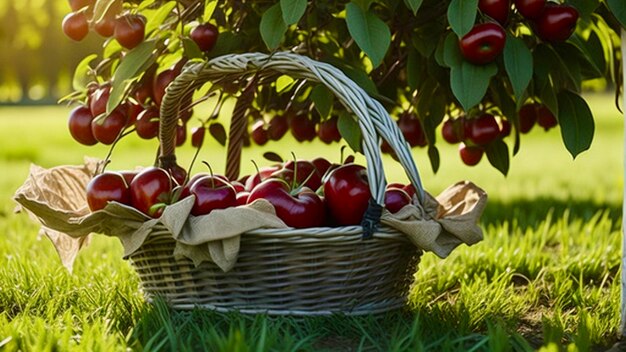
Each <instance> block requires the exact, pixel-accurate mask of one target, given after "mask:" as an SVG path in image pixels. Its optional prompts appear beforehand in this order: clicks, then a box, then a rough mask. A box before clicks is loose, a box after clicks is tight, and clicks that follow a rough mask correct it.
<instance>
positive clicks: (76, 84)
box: [72, 54, 98, 90]
mask: <svg viewBox="0 0 626 352" xmlns="http://www.w3.org/2000/svg"><path fill="white" fill-rule="evenodd" d="M97 57H98V55H96V54H92V55H89V56H87V57H86V58H84V59H82V60H81V62H80V63H79V64H78V66H76V69H75V70H74V78H73V79H72V87H73V88H74V90H84V89H86V88H87V84H89V82H91V81H92V77H91V76H90V75H89V71H90V70H91V66H89V64H90V63H91V62H92V61H93V60H95V59H96V58H97Z"/></svg>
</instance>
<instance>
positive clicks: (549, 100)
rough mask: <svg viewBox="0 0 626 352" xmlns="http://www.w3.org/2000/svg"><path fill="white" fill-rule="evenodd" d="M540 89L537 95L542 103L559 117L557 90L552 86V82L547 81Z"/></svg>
mask: <svg viewBox="0 0 626 352" xmlns="http://www.w3.org/2000/svg"><path fill="white" fill-rule="evenodd" d="M538 88H539V89H537V90H536V93H537V96H538V97H539V99H541V102H542V103H543V104H544V105H545V106H547V107H548V109H549V110H550V111H552V113H553V114H554V116H559V102H558V100H557V97H556V89H555V88H554V87H553V86H552V83H551V82H550V80H547V81H546V82H545V83H544V84H543V85H541V86H539V87H538Z"/></svg>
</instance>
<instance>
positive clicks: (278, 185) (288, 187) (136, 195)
mask: <svg viewBox="0 0 626 352" xmlns="http://www.w3.org/2000/svg"><path fill="white" fill-rule="evenodd" d="M414 194H415V190H414V188H413V186H412V185H403V184H399V183H394V184H389V185H388V186H387V189H386V192H385V208H387V209H388V210H389V211H390V212H392V213H396V212H398V211H399V210H400V209H402V208H403V207H404V206H405V205H408V204H410V203H411V202H412V197H413V196H414ZM192 195H193V196H194V197H195V200H194V205H193V208H192V209H191V215H193V216H201V215H205V214H209V213H210V212H211V211H213V210H215V209H226V208H229V207H237V206H243V205H246V204H249V203H251V202H253V201H255V200H257V199H266V200H267V201H268V202H269V203H271V204H272V205H273V206H274V208H275V210H276V215H277V216H278V217H279V218H280V219H281V220H283V221H284V222H285V224H287V225H288V226H291V227H295V228H308V227H324V226H349V225H358V224H360V223H361V220H362V219H363V216H364V214H365V211H366V210H367V208H368V203H369V201H370V198H371V191H370V185H369V183H368V180H367V174H366V169H365V167H364V166H361V165H358V164H355V163H353V162H352V161H351V160H350V159H347V160H346V161H345V162H344V163H343V164H331V163H330V162H329V161H328V160H326V159H324V158H316V159H314V160H312V161H307V160H297V161H287V162H282V163H278V164H275V165H272V166H266V167H263V168H261V169H259V171H258V172H257V173H255V174H253V175H249V176H245V177H243V178H241V179H239V180H229V179H227V178H226V177H225V176H222V175H215V174H212V173H198V174H196V175H194V176H193V177H191V178H188V177H187V175H186V174H184V173H178V174H173V173H171V172H168V171H167V170H165V169H162V168H159V167H149V168H146V169H143V170H142V171H139V172H132V171H122V172H115V171H105V172H103V173H101V174H99V175H97V176H95V177H94V178H93V179H92V180H91V181H90V182H89V184H88V185H87V189H86V197H87V203H88V205H89V208H90V209H91V210H92V211H97V210H100V209H102V208H104V207H105V206H106V205H107V204H108V202H111V201H115V202H118V203H122V204H125V205H128V206H131V207H133V208H135V209H137V210H139V211H140V212H142V213H144V214H146V215H148V216H150V217H153V218H158V217H160V216H161V215H162V213H163V210H164V208H165V207H166V206H167V205H169V204H174V203H176V202H177V201H179V200H181V199H184V198H186V197H189V196H192Z"/></svg>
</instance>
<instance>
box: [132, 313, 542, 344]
mask: <svg viewBox="0 0 626 352" xmlns="http://www.w3.org/2000/svg"><path fill="white" fill-rule="evenodd" d="M505 337H507V338H508V336H505ZM129 342H130V345H131V346H132V347H133V348H137V349H141V350H162V351H174V350H176V351H185V350H189V351H196V350H210V351H250V350H254V351H270V350H271V351H361V350H366V351H423V350H438V351H441V350H450V351H467V350H471V349H473V348H477V349H479V350H480V349H481V348H480V347H481V346H483V347H487V344H488V342H489V336H488V335H486V334H479V333H472V332H471V331H463V330H462V329H459V327H458V326H456V324H455V323H454V322H447V321H439V320H436V319H434V318H433V317H432V316H431V317H429V316H428V315H427V314H424V312H419V311H409V310H408V309H407V310H398V311H394V312H389V313H384V314H379V315H374V316H358V317H348V316H343V315H335V316H329V317H307V318H293V317H271V316H267V315H243V314H239V313H226V314H225V313H217V312H213V311H206V310H202V309H195V310H191V311H174V310H172V309H170V308H169V307H168V306H167V304H166V303H164V302H163V301H156V302H155V303H153V304H150V305H147V306H146V311H145V312H144V314H143V316H142V318H141V320H140V321H139V323H138V324H137V325H136V327H135V328H134V330H133V332H132V336H131V341H129ZM527 347H530V346H527Z"/></svg>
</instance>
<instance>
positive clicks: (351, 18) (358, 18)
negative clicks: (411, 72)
mask: <svg viewBox="0 0 626 352" xmlns="http://www.w3.org/2000/svg"><path fill="white" fill-rule="evenodd" d="M346 23H347V25H348V31H349V32H350V35H351V36H352V38H354V41H355V42H356V44H357V45H358V46H359V48H361V50H363V52H364V53H365V54H366V55H367V56H368V57H369V58H370V60H371V61H372V65H373V66H374V67H378V65H380V64H381V63H382V61H383V59H384V58H385V54H387V49H388V48H389V44H390V43H391V32H390V31H389V27H387V24H385V22H383V20H381V19H380V18H378V17H377V16H376V14H374V13H373V12H371V11H364V10H363V9H362V8H361V7H360V6H358V5H357V4H354V3H349V4H347V5H346Z"/></svg>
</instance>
